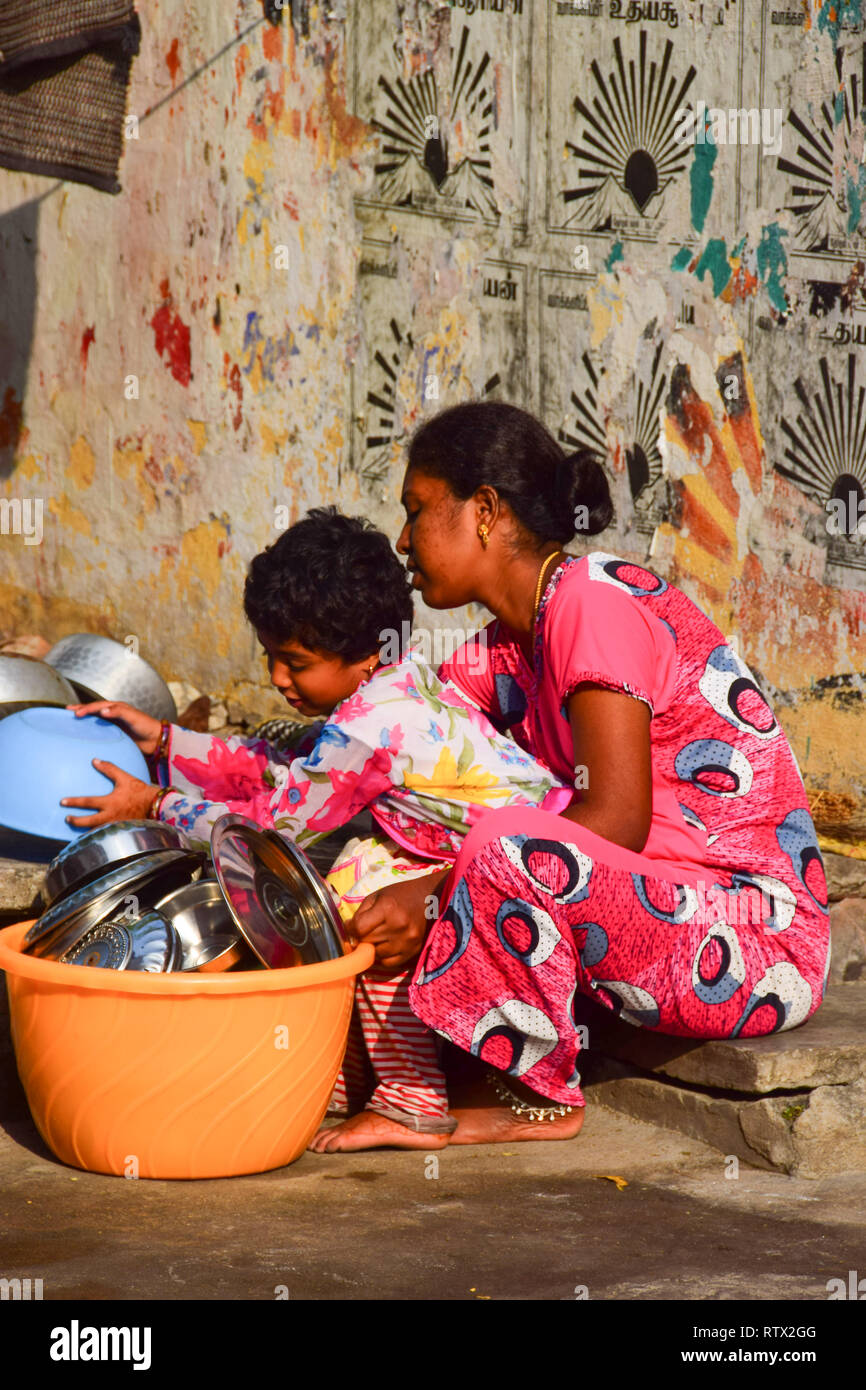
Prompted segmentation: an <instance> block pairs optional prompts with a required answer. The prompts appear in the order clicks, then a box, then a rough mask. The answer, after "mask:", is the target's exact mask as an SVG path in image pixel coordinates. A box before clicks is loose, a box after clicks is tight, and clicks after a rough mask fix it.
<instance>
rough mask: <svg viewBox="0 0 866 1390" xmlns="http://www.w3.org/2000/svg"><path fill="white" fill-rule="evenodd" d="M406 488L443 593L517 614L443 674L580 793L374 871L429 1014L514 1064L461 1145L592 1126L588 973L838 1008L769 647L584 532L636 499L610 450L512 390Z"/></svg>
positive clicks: (461, 1114)
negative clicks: (752, 648) (623, 484)
mask: <svg viewBox="0 0 866 1390" xmlns="http://www.w3.org/2000/svg"><path fill="white" fill-rule="evenodd" d="M403 504H404V507H405V510H406V516H407V520H406V524H405V526H404V528H403V531H402V533H401V535H400V539H399V541H398V544H397V549H398V550H399V551H400V552H401V553H402V554H405V555H406V556H407V557H408V567H409V569H410V571H411V572H412V574H413V586H414V587H415V588H416V589H418V590H419V591H420V593H421V595H422V597H423V598H424V601H425V602H426V603H427V604H428V605H429V606H430V607H433V608H456V607H459V606H460V605H462V604H466V603H469V602H478V603H482V604H484V605H485V606H486V607H487V608H488V609H489V610H490V611H491V612H492V613H493V614H494V621H493V622H492V623H491V624H490V625H489V627H488V628H487V629H486V631H485V640H486V642H487V647H488V652H487V655H488V662H487V669H486V671H484V672H483V673H480V672H479V665H480V663H479V661H478V650H477V647H476V646H474V645H473V643H471V642H470V643H468V644H467V646H466V647H464V648H462V649H461V650H460V651H459V652H458V653H457V654H456V655H455V657H454V658H452V660H451V661H449V662H447V663H445V666H444V667H443V668H442V669H441V671H440V674H441V675H442V676H443V677H447V678H449V679H450V680H452V681H453V682H454V683H455V684H456V685H457V686H458V687H459V688H460V689H461V690H462V691H463V693H464V694H465V695H466V696H467V697H468V698H469V699H471V700H472V701H473V702H474V703H475V704H476V705H477V706H478V707H479V708H480V709H481V710H482V711H483V712H484V713H485V714H487V715H488V717H489V718H490V719H491V721H492V722H493V723H494V724H497V725H498V726H499V727H500V728H502V729H505V728H507V729H508V730H509V732H510V733H511V734H512V735H513V736H514V737H515V738H516V740H517V741H518V742H519V743H521V744H522V745H523V747H524V748H526V749H527V750H529V751H531V752H532V753H533V755H534V756H536V757H537V758H539V759H540V760H541V761H542V762H544V763H546V764H547V765H548V766H549V767H550V768H551V769H552V770H553V771H554V772H556V773H557V774H558V775H559V776H560V777H562V778H564V779H565V778H567V779H569V780H570V781H571V782H572V783H573V784H574V786H575V795H574V799H573V802H572V804H571V805H570V806H568V807H567V808H566V809H565V810H564V811H562V812H561V814H559V815H551V814H549V813H548V812H545V811H543V810H540V809H539V810H536V809H525V810H522V809H521V810H517V811H515V810H511V809H507V810H502V811H493V812H490V813H488V814H487V815H486V816H485V817H484V818H483V820H482V821H481V822H480V823H479V824H478V825H477V826H476V827H475V828H474V829H473V830H472V831H471V832H470V834H469V835H468V836H467V838H466V840H465V841H464V844H463V847H462V849H461V852H460V854H459V857H458V859H457V862H456V864H455V866H454V868H453V870H452V871H450V873H448V874H447V875H441V874H440V875H436V876H434V877H432V878H426V877H425V878H418V879H415V880H414V881H413V882H412V883H406V884H400V885H397V886H394V887H388V888H386V889H384V890H383V891H381V892H380V893H376V894H373V895H372V896H371V897H370V898H369V899H367V900H366V901H365V902H364V904H363V905H362V907H361V908H360V909H359V911H358V913H357V915H356V918H355V926H356V929H357V932H358V934H359V936H363V937H365V938H366V939H368V940H370V941H372V942H373V943H374V944H375V945H376V949H377V956H378V958H379V959H380V961H381V962H382V964H384V965H386V966H391V967H392V968H396V967H397V966H400V965H404V964H405V963H406V962H407V961H409V960H412V959H413V958H414V957H415V956H416V955H417V953H418V952H419V951H420V952H421V955H420V959H419V961H418V964H417V968H416V971H415V975H414V982H413V985H412V988H411V991H410V998H411V1003H412V1007H413V1009H414V1011H415V1013H416V1014H417V1015H418V1016H419V1017H420V1018H421V1019H422V1020H423V1021H424V1022H425V1023H427V1024H428V1025H429V1026H431V1027H433V1028H435V1029H436V1030H437V1031H438V1032H440V1033H441V1034H443V1035H444V1036H445V1037H447V1038H449V1039H450V1040H451V1041H452V1042H454V1043H456V1044H457V1045H458V1046H459V1047H460V1048H462V1049H463V1050H465V1051H466V1052H469V1053H472V1054H473V1055H474V1056H476V1057H478V1058H480V1059H481V1060H482V1061H484V1062H486V1063H488V1064H490V1066H491V1067H493V1068H496V1070H494V1071H492V1072H491V1073H490V1076H489V1079H490V1081H491V1082H492V1086H491V1087H489V1088H488V1089H487V1090H486V1092H485V1095H486V1096H487V1099H486V1101H485V1100H482V1099H480V1098H478V1099H477V1100H476V1101H475V1102H474V1103H473V1104H471V1105H470V1106H469V1107H468V1108H463V1109H459V1108H458V1109H457V1110H456V1111H455V1113H456V1114H457V1116H458V1120H459V1124H458V1128H457V1130H456V1131H455V1133H454V1134H453V1136H452V1138H451V1142H452V1143H479V1142H490V1141H492V1140H501V1141H503V1142H508V1143H513V1142H515V1141H516V1140H519V1139H541V1138H569V1137H571V1136H572V1135H573V1134H575V1133H576V1132H577V1130H578V1129H579V1128H580V1123H581V1120H582V1106H583V1098H582V1096H581V1092H580V1089H579V1082H580V1076H579V1073H578V1071H577V1058H578V1052H579V1049H580V1032H579V1030H578V1025H577V1019H576V1014H575V1001H576V1000H577V1001H578V1005H579V996H580V995H588V996H590V997H592V998H594V999H596V1000H597V1001H598V1002H600V1003H601V1004H603V1005H606V1006H607V1007H609V1008H611V1009H612V1010H614V1011H615V1012H617V1013H619V1014H621V1016H622V1017H623V1018H624V1019H625V1020H627V1021H628V1022H629V1023H632V1024H634V1025H636V1026H639V1027H648V1028H652V1029H655V1030H656V1031H658V1032H661V1033H669V1034H676V1035H680V1036H685V1037H694V1038H726V1037H754V1036H757V1035H760V1034H765V1033H770V1032H774V1031H777V1030H779V1029H782V1028H792V1027H795V1026H796V1025H797V1024H798V1023H801V1022H803V1020H804V1019H806V1018H808V1017H809V1016H810V1015H811V1014H812V1013H813V1012H814V1010H815V1009H816V1008H817V1007H818V1005H819V1003H820V1002H821V998H822V995H823V991H824V986H825V983H826V977H827V969H828V966H829V915H828V911H827V889H826V882H825V879H824V871H823V864H822V860H821V856H820V852H819V850H818V847H817V842H816V838H815V832H814V827H813V825H812V820H811V817H810V814H809V809H808V801H807V798H806V792H805V788H804V786H803V782H802V778H801V776H800V773H799V769H798V767H797V764H796V761H795V759H794V756H793V753H792V752H791V749H790V747H789V745H788V742H787V739H786V738H785V735H784V733H783V732H782V730H781V728H780V727H779V725H778V724H777V722H776V720H775V718H774V716H773V713H772V711H771V709H770V708H769V706H768V705H767V703H766V701H765V700H764V698H763V697H762V695H761V694H760V691H759V690H758V688H757V686H756V684H755V682H754V680H753V678H752V676H751V673H750V672H749V670H748V668H747V667H746V666H745V665H744V663H743V662H742V661H741V660H740V659H739V658H738V657H737V655H736V654H735V653H734V652H733V650H732V649H731V647H730V646H729V645H728V643H727V642H726V641H725V638H724V636H723V634H722V633H721V631H720V630H719V628H718V627H716V626H715V624H714V623H712V622H711V621H710V620H709V618H707V617H706V615H705V614H704V613H703V612H702V611H701V610H700V609H699V608H698V607H697V606H696V605H695V604H694V603H692V601H691V600H690V599H688V598H687V597H686V595H685V594H684V593H683V592H682V591H681V590H679V589H677V588H675V587H674V586H673V585H672V584H668V583H666V582H665V581H664V580H663V579H660V578H659V577H658V576H657V575H655V574H652V573H651V572H650V571H648V570H645V569H643V568H642V567H640V566H636V565H632V564H630V563H628V562H626V561H623V560H621V559H618V558H617V557H616V556H614V555H610V554H607V553H606V552H603V551H594V552H592V553H590V554H589V555H586V556H583V557H582V558H580V559H577V558H574V557H570V556H567V555H566V554H564V553H563V551H562V549H561V547H562V545H563V544H564V543H566V542H568V541H569V540H570V539H572V537H573V536H574V534H575V531H576V530H577V529H581V530H582V531H585V532H587V533H589V534H595V533H597V532H599V531H602V530H604V529H605V527H606V526H608V525H609V523H610V520H611V517H612V507H611V502H610V493H609V490H608V487H607V483H606V480H605V476H604V473H603V471H602V469H601V467H600V466H599V465H598V464H597V463H596V462H595V461H594V460H592V459H591V458H590V457H588V456H587V455H586V454H575V455H571V456H566V455H565V454H564V453H563V451H562V450H561V449H560V447H559V445H558V444H557V443H556V441H555V440H554V439H553V438H552V436H551V435H550V434H549V433H548V431H547V430H546V429H545V428H544V427H543V426H542V425H541V424H540V423H539V422H538V421H536V420H535V419H534V418H533V417H532V416H530V415H528V414H527V413H526V412H524V411H522V410H518V409H517V408H515V407H513V406H508V405H505V404H498V403H469V404H465V405H460V406H456V407H454V408H453V409H450V410H447V411H445V412H443V413H442V414H440V415H438V416H436V417H435V418H434V419H432V420H430V421H428V422H427V423H425V424H424V425H422V427H421V428H420V429H419V431H418V432H417V434H416V435H415V437H414V439H413V440H412V443H411V445H410V449H409V464H408V468H407V471H406V476H405V479H404V484H403ZM431 892H434V893H435V892H438V893H440V894H441V895H442V897H441V898H440V900H439V906H440V909H441V913H440V916H439V917H438V919H437V920H436V921H435V922H434V923H433V924H432V926H431V924H430V922H429V921H426V920H425V917H424V902H425V897H426V895H427V894H429V893H431ZM422 948H423V949H422ZM503 1073H506V1074H507V1077H508V1082H507V1085H506V1084H505V1076H504V1075H503Z"/></svg>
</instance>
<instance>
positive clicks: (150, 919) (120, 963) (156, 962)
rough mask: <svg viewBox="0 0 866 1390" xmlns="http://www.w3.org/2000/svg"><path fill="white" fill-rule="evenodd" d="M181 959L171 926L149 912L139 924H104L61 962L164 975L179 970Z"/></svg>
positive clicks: (160, 916) (175, 935)
mask: <svg viewBox="0 0 866 1390" xmlns="http://www.w3.org/2000/svg"><path fill="white" fill-rule="evenodd" d="M180 955H181V951H180V941H179V939H178V936H177V933H176V932H175V930H174V927H173V926H172V925H171V922H169V921H168V920H167V919H166V918H165V917H163V916H162V915H161V914H160V913H159V912H147V913H145V914H144V916H143V917H139V918H138V920H137V921H135V922H127V921H117V922H100V924H99V925H98V926H96V927H91V928H90V929H89V930H88V931H86V932H85V933H84V934H83V936H80V937H79V938H78V940H77V941H76V942H75V944H74V945H73V946H70V947H69V949H68V950H66V951H64V952H63V955H62V956H61V957H60V960H61V963H62V964H64V965H89V966H94V967H97V968H99V969H103V970H147V971H149V972H151V973H152V974H163V973H165V972H166V971H169V970H175V969H176V968H177V965H178V962H179V960H180Z"/></svg>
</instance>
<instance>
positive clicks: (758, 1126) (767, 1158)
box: [584, 1058, 866, 1178]
mask: <svg viewBox="0 0 866 1390" xmlns="http://www.w3.org/2000/svg"><path fill="white" fill-rule="evenodd" d="M584 1089H585V1093H586V1099H587V1104H588V1105H595V1104H601V1105H605V1106H607V1107H608V1108H609V1109H611V1110H617V1111H619V1112H621V1113H623V1114H626V1115H631V1116H632V1118H633V1119H637V1120H643V1121H645V1122H646V1123H648V1124H656V1125H661V1126H662V1127H663V1128H665V1129H673V1130H676V1131H677V1132H678V1133H680V1134H686V1135H688V1136H689V1138H691V1139H700V1140H702V1141H703V1142H704V1143H705V1144H710V1145H712V1147H713V1148H716V1149H718V1150H719V1152H720V1153H721V1154H723V1155H725V1157H729V1156H731V1155H734V1156H736V1157H737V1158H740V1159H745V1161H746V1162H747V1163H750V1164H752V1165H753V1166H754V1167H757V1168H769V1169H774V1170H776V1171H777V1172H782V1173H790V1174H794V1175H796V1176H797V1177H801V1178H822V1177H827V1176H829V1175H831V1174H834V1173H852V1172H863V1171H864V1170H866V1078H863V1077H861V1078H859V1079H858V1080H857V1081H854V1082H851V1083H850V1084H848V1085H840V1086H819V1087H817V1088H816V1089H815V1090H813V1091H800V1092H795V1093H793V1094H787V1095H774V1096H762V1097H754V1096H742V1095H738V1096H735V1095H725V1094H723V1093H722V1094H720V1093H719V1092H717V1091H716V1092H709V1091H703V1090H699V1089H698V1088H696V1087H687V1086H683V1085H679V1084H677V1083H676V1082H673V1081H670V1080H667V1079H660V1078H659V1077H655V1076H648V1075H645V1074H643V1073H641V1072H640V1071H638V1069H637V1068H635V1067H631V1066H629V1065H628V1064H627V1063H623V1062H617V1061H614V1060H612V1059H610V1058H603V1059H602V1058H596V1059H594V1060H593V1062H592V1064H591V1065H590V1066H589V1068H588V1070H587V1072H586V1075H585V1079H584Z"/></svg>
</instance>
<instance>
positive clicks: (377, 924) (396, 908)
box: [351, 869, 451, 970]
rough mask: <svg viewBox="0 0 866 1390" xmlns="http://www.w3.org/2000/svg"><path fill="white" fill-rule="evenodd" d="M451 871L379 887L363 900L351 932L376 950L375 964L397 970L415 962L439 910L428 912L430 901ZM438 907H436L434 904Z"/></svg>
mask: <svg viewBox="0 0 866 1390" xmlns="http://www.w3.org/2000/svg"><path fill="white" fill-rule="evenodd" d="M450 872H451V871H450V869H446V870H445V872H444V873H443V872H442V871H441V870H437V871H436V873H434V874H425V875H423V877H421V878H411V879H406V880H404V882H403V883H395V884H393V885H392V886H390V887H388V888H380V889H379V891H378V892H376V893H371V894H370V896H369V898H365V899H364V901H363V902H362V903H361V906H360V907H359V908H358V911H357V912H356V913H355V915H354V917H353V918H352V922H351V930H352V931H353V932H354V933H355V935H356V936H357V937H358V938H359V939H360V940H361V941H370V942H371V943H372V944H373V945H374V946H375V947H376V962H377V964H378V965H381V966H384V967H385V968H386V969H388V970H398V969H400V968H401V967H402V966H404V965H407V964H408V963H409V961H411V960H414V959H415V957H416V956H417V955H418V953H419V951H420V950H421V947H422V946H423V945H424V941H425V940H426V937H427V933H428V931H429V930H430V927H431V926H432V925H433V923H434V922H435V920H436V918H437V917H439V916H440V915H441V914H440V911H438V910H437V911H436V912H435V913H434V914H433V915H430V913H428V911H427V909H428V907H429V905H430V900H431V898H433V899H435V898H437V897H438V890H439V889H440V888H441V886H442V884H443V883H444V882H445V880H446V878H447V877H448V874H449V873H450ZM437 908H438V904H437Z"/></svg>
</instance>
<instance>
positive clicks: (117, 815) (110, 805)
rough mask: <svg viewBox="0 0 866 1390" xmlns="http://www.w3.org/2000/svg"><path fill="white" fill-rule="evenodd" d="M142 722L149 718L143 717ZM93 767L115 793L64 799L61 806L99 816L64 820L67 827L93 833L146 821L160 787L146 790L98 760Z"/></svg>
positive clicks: (143, 784) (116, 769)
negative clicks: (104, 827)
mask: <svg viewBox="0 0 866 1390" xmlns="http://www.w3.org/2000/svg"><path fill="white" fill-rule="evenodd" d="M145 718H149V716H147V715H145ZM93 766H94V767H95V768H96V769H97V771H99V772H102V773H104V775H105V776H106V777H108V778H110V779H111V781H112V782H113V783H114V789H113V791H110V792H108V793H107V795H105V796H65V797H64V798H63V800H62V801H61V803H60V805H61V806H85V807H90V808H92V809H94V810H95V811H96V812H97V813H98V814H97V815H95V816H90V818H89V819H88V818H86V817H85V816H67V817H66V819H67V821H68V823H69V824H70V825H74V826H76V827H78V826H80V827H82V828H83V829H85V830H93V829H94V828H95V827H96V826H97V825H110V824H111V822H112V821H116V820H146V819H147V817H148V812H149V811H150V808H151V806H152V805H153V798H154V797H155V796H156V794H157V792H158V791H159V787H156V786H153V787H151V786H148V784H147V782H142V781H140V780H139V779H138V778H137V777H131V776H130V775H129V773H128V772H124V771H123V769H122V768H119V767H115V765H114V763H104V762H102V761H101V759H99V758H94V759H93Z"/></svg>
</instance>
